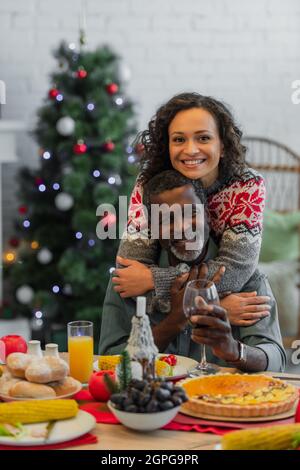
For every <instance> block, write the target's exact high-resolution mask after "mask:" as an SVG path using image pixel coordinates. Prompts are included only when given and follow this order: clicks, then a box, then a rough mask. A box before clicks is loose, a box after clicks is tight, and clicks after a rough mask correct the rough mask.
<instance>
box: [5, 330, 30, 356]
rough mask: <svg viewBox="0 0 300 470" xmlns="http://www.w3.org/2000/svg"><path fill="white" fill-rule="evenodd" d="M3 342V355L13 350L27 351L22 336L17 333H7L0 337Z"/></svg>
mask: <svg viewBox="0 0 300 470" xmlns="http://www.w3.org/2000/svg"><path fill="white" fill-rule="evenodd" d="M0 339H1V341H3V342H4V344H5V357H7V356H8V355H9V354H11V353H13V352H22V353H26V352H27V343H26V341H25V339H24V338H22V336H19V335H7V336H2V338H0Z"/></svg>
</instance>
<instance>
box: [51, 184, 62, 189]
mask: <svg viewBox="0 0 300 470" xmlns="http://www.w3.org/2000/svg"><path fill="white" fill-rule="evenodd" d="M52 188H53V189H54V191H58V190H59V189H60V184H59V183H54V184H53V185H52Z"/></svg>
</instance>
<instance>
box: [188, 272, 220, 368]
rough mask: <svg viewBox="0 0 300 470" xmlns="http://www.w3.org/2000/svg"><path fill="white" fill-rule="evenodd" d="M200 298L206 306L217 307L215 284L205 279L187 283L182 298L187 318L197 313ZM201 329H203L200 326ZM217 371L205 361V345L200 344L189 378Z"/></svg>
mask: <svg viewBox="0 0 300 470" xmlns="http://www.w3.org/2000/svg"><path fill="white" fill-rule="evenodd" d="M197 297H202V299H203V300H204V301H205V302H206V304H214V305H219V303H220V301H219V295H218V291H217V288H216V286H215V284H214V283H213V282H211V281H208V280H207V279H196V280H194V281H190V282H188V283H187V286H186V288H185V292H184V297H183V311H184V314H185V316H186V317H187V318H190V317H191V316H192V315H197V313H199V308H198V307H197V306H196V298H197ZM201 328H205V327H203V326H201ZM218 370H219V367H217V366H216V365H215V364H209V363H208V362H207V360H206V351H205V345H204V344H201V359H200V362H199V363H198V364H197V366H196V367H195V368H194V369H193V370H191V371H190V372H189V373H190V375H191V376H198V375H208V374H215V373H216V372H217V371H218Z"/></svg>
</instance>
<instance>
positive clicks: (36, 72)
mask: <svg viewBox="0 0 300 470" xmlns="http://www.w3.org/2000/svg"><path fill="white" fill-rule="evenodd" d="M86 4H87V27H88V40H89V45H90V46H91V47H94V46H96V45H98V44H103V43H108V44H109V45H111V46H113V47H114V48H115V50H116V51H117V52H118V53H119V54H120V55H121V56H122V57H123V58H124V61H125V62H126V63H127V64H128V65H129V66H130V68H131V70H132V80H131V83H130V84H129V86H128V93H129V94H130V95H131V97H132V98H133V99H134V100H135V102H136V103H137V106H136V110H137V112H138V115H139V124H140V128H143V127H144V126H145V125H146V123H147V121H148V119H149V118H150V116H151V115H152V114H153V113H154V111H155V109H156V107H157V106H158V105H160V104H161V103H162V102H164V101H165V100H166V99H167V98H169V97H171V96H172V95H173V94H175V93H177V92H181V91H185V90H188V91H191V90H195V91H198V92H201V93H203V94H211V95H213V96H215V97H217V98H220V99H222V100H224V101H225V102H227V103H229V104H231V105H232V107H233V109H234V110H235V114H236V116H237V118H238V120H239V122H240V123H241V124H242V126H243V128H244V131H245V133H247V134H257V135H262V136H269V137H273V138H276V139H278V140H280V141H282V142H283V143H285V144H287V145H290V146H291V147H292V148H294V149H295V150H296V151H298V152H300V132H299V123H300V105H298V106H297V105H293V104H292V102H291V83H292V81H293V80H296V79H300V26H299V25H300V2H299V0H285V1H284V2H282V0H87V1H86ZM80 10H81V2H80V0H1V1H0V79H2V80H5V82H6V84H7V105H6V106H5V109H4V117H6V118H19V119H22V120H26V122H27V123H28V126H29V125H32V123H33V122H34V114H35V110H36V108H37V107H38V106H39V104H40V103H41V100H42V98H43V97H44V96H45V94H46V92H47V90H48V88H49V81H48V74H49V72H50V71H51V70H52V69H53V67H54V65H55V62H54V59H52V56H51V50H52V49H53V48H54V47H56V46H57V44H58V42H59V41H60V40H61V39H63V38H64V39H66V40H67V41H69V42H73V41H76V40H77V35H78V34H77V30H78V17H79V13H80ZM19 153H20V156H21V160H22V162H25V163H28V164H36V163H37V161H38V157H37V153H36V149H35V146H34V144H33V143H32V142H31V140H30V138H28V137H25V136H23V137H21V138H20V139H19ZM14 172H15V169H14V167H13V166H9V167H8V166H5V167H4V177H3V186H4V213H5V224H4V232H5V236H6V237H7V236H8V234H9V233H10V231H11V220H12V217H13V216H14V215H15V210H14V207H15V202H14V197H13V193H14V191H15V190H16V185H15V183H14V181H13V179H14Z"/></svg>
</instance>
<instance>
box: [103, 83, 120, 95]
mask: <svg viewBox="0 0 300 470" xmlns="http://www.w3.org/2000/svg"><path fill="white" fill-rule="evenodd" d="M105 89H106V91H107V93H108V94H109V95H115V94H116V93H118V91H119V87H118V85H117V84H116V83H108V84H107V85H106V87H105Z"/></svg>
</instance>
